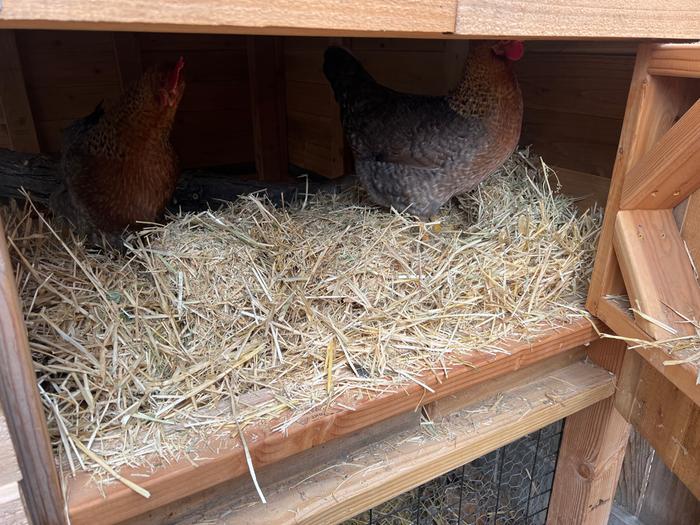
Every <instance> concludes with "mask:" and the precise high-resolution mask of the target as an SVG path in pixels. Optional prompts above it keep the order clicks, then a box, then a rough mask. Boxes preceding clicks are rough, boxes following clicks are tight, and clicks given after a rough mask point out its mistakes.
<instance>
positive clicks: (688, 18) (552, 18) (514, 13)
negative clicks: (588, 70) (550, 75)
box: [455, 0, 700, 38]
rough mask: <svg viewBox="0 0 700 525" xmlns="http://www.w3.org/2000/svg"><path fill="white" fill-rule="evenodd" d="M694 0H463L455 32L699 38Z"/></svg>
mask: <svg viewBox="0 0 700 525" xmlns="http://www.w3.org/2000/svg"><path fill="white" fill-rule="evenodd" d="M698 27H700V12H698V10H697V3H696V2H695V0H671V1H664V0H608V1H607V2H605V4H604V5H602V4H601V3H600V2H598V1H596V0H578V1H577V2H575V3H571V2H564V1H561V0H542V1H538V2H531V1H529V0H459V7H458V11H457V28H456V31H455V32H456V33H457V34H462V35H490V36H500V35H511V36H520V37H550V38H554V37H558V38H620V37H626V38H697V37H698Z"/></svg>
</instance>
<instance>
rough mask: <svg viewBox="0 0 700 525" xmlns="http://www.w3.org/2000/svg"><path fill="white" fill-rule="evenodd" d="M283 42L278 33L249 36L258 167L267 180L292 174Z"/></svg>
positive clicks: (284, 177) (281, 179)
mask: <svg viewBox="0 0 700 525" xmlns="http://www.w3.org/2000/svg"><path fill="white" fill-rule="evenodd" d="M282 46H283V43H282V39H281V38H279V37H265V36H250V37H248V75H249V80H250V100H251V108H252V117H253V136H254V141H255V167H256V169H257V173H258V178H259V179H260V180H264V181H285V180H287V179H288V178H289V173H288V171H289V169H288V167H289V156H288V151H287V109H286V105H287V103H286V94H285V83H284V54H283V47H282Z"/></svg>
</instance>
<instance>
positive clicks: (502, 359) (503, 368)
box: [68, 319, 597, 525]
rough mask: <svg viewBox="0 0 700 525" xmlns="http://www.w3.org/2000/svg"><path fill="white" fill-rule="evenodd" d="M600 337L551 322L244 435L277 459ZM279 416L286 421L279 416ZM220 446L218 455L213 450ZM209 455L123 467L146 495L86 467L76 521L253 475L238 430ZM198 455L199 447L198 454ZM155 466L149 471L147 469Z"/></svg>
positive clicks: (75, 503)
mask: <svg viewBox="0 0 700 525" xmlns="http://www.w3.org/2000/svg"><path fill="white" fill-rule="evenodd" d="M595 339H597V335H596V332H595V330H594V328H593V326H592V325H591V323H590V321H588V320H585V319H584V320H580V321H578V322H575V323H572V324H571V325H569V326H568V327H564V328H561V329H557V330H551V331H549V332H547V333H546V334H543V335H542V336H540V337H537V338H535V339H533V340H532V341H531V342H519V343H518V342H514V343H512V344H510V345H506V349H507V350H508V352H509V353H508V354H501V353H499V354H496V355H488V354H476V355H474V356H469V357H468V359H469V364H468V365H457V366H453V367H452V368H451V369H450V370H449V373H448V374H447V375H444V374H443V373H433V372H430V373H427V374H425V375H424V376H422V377H420V378H419V380H420V381H421V382H422V383H424V384H425V385H427V386H428V387H429V388H431V389H432V392H430V391H427V390H425V389H424V388H423V387H422V386H420V385H418V384H415V383H411V384H409V385H405V386H403V387H402V388H400V389H397V390H395V391H393V392H388V393H385V394H383V395H381V396H378V397H374V398H369V399H367V398H365V399H363V400H360V401H358V400H354V399H343V400H341V402H342V403H343V404H344V405H345V406H350V407H351V408H352V410H347V409H341V408H333V407H331V408H330V409H328V410H325V409H320V410H318V411H316V412H314V413H311V414H309V416H308V417H307V418H305V419H304V420H302V421H300V422H298V423H295V424H294V425H292V426H291V427H290V428H289V429H288V431H287V433H286V434H282V433H280V432H275V431H273V430H272V428H273V427H274V426H275V424H276V422H274V421H273V422H269V423H265V424H261V425H258V426H256V427H255V428H250V429H246V430H245V431H244V432H245V437H246V442H247V444H248V447H249V449H250V453H251V455H252V458H253V463H254V465H255V468H256V469H258V468H262V467H264V466H267V465H272V464H275V463H278V462H280V461H281V460H283V459H285V458H287V457H290V456H292V455H294V454H298V453H300V452H303V451H305V450H307V449H310V448H312V447H317V446H320V445H323V444H324V443H327V442H330V441H332V440H334V439H337V438H340V437H343V436H348V435H350V434H352V433H354V432H357V431H359V430H362V429H365V428H368V427H370V426H371V425H374V424H376V423H379V422H381V421H384V420H386V419H389V418H391V417H393V416H396V415H399V414H402V413H405V412H410V411H413V410H416V409H417V408H418V407H421V406H424V405H426V404H428V403H431V402H433V401H436V400H438V399H442V398H445V397H447V396H450V395H453V394H456V393H458V392H460V391H462V390H464V389H467V388H470V387H473V386H475V385H479V384H484V383H486V382H488V381H492V380H494V379H496V378H499V377H502V376H504V375H507V374H510V373H512V372H514V371H517V370H520V369H521V368H525V367H528V366H531V365H534V364H536V363H539V362H540V361H542V360H544V359H547V358H551V357H552V356H555V355H558V354H560V353H563V352H566V351H567V350H570V349H571V348H575V347H577V346H580V345H582V344H588V343H589V342H591V341H593V340H595ZM277 423H279V421H277ZM212 449H216V450H219V451H220V452H219V453H218V454H217V455H215V456H213V457H212V454H211V450H212ZM201 456H202V457H207V456H208V458H207V459H203V460H201V461H198V462H197V463H196V464H194V463H193V462H192V461H189V460H185V459H183V460H181V461H177V462H174V463H170V464H168V465H165V466H163V467H162V468H159V469H157V470H156V471H155V472H150V471H146V470H144V471H140V470H139V469H122V470H121V471H120V473H121V474H122V475H124V476H126V477H127V478H130V477H132V476H134V477H133V479H134V480H135V481H137V482H138V483H139V485H141V486H142V487H143V488H145V489H146V490H148V491H149V492H150V493H151V497H150V498H149V499H145V498H143V497H141V496H139V495H138V494H136V493H135V492H133V491H131V490H130V489H128V488H126V487H125V486H123V485H121V484H113V485H110V486H108V487H106V489H105V497H103V496H102V494H101V491H100V489H99V488H98V487H96V486H95V485H94V484H91V483H88V481H89V476H87V475H79V476H78V477H77V478H76V479H74V480H71V483H70V486H69V487H68V507H69V513H70V518H71V523H72V524H73V525H81V524H86V525H87V524H90V525H91V524H93V523H96V522H98V521H99V522H100V523H103V524H108V523H118V522H120V521H124V520H127V519H129V518H132V517H135V516H138V515H140V514H143V513H146V512H148V511H150V510H153V509H156V508H158V507H161V506H164V505H167V504H169V503H172V502H174V501H177V500H178V499H181V498H184V497H186V496H189V495H191V494H194V493H196V492H199V491H203V490H206V489H208V488H210V487H213V486H215V485H218V484H220V483H223V482H226V481H229V480H231V479H235V478H237V477H240V476H247V475H248V467H247V465H246V461H245V456H244V451H243V448H242V447H241V446H240V442H239V439H238V438H235V439H229V440H221V441H217V442H214V443H210V444H209V445H208V446H207V447H206V450H205V451H203V453H202V454H201ZM193 457H196V454H195V455H193ZM146 472H148V475H149V477H148V478H144V477H142V475H143V474H144V473H146Z"/></svg>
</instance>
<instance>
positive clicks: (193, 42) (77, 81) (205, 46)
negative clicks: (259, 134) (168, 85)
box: [0, 31, 254, 167]
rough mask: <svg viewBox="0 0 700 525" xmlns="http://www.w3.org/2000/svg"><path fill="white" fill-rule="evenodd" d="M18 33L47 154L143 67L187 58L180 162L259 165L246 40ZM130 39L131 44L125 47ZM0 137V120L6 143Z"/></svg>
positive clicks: (176, 135)
mask: <svg viewBox="0 0 700 525" xmlns="http://www.w3.org/2000/svg"><path fill="white" fill-rule="evenodd" d="M16 36H17V46H18V50H19V54H20V58H21V61H22V67H23V70H24V73H25V81H26V87H27V93H28V96H29V101H30V105H31V108H32V113H33V116H34V121H35V124H36V128H37V134H38V135H39V141H40V144H41V148H42V150H43V151H45V152H51V153H54V152H58V151H59V150H60V147H61V130H62V129H63V128H64V127H66V125H68V124H69V123H70V122H71V121H72V120H74V119H76V118H80V117H83V116H85V115H87V114H89V113H90V112H91V111H92V110H93V109H94V108H95V106H96V105H97V103H99V102H100V100H105V101H110V100H113V99H115V98H116V97H118V96H119V93H120V92H121V90H122V88H123V84H125V83H128V81H129V80H131V78H132V77H134V76H137V75H138V73H139V71H140V70H141V69H142V68H146V67H148V66H149V65H151V64H154V63H160V62H172V61H174V60H176V59H177V58H178V57H179V56H180V55H182V56H184V58H185V62H186V66H185V74H186V80H187V89H186V92H185V96H184V97H183V100H182V103H181V106H180V110H179V111H178V114H177V119H176V123H175V126H174V128H173V143H174V145H175V148H176V150H177V152H178V154H179V156H180V158H181V162H182V164H183V165H184V166H185V167H197V166H211V165H216V164H237V163H250V162H252V161H253V159H254V153H253V143H252V124H251V117H250V97H249V91H248V72H247V71H248V70H247V58H246V50H245V39H244V37H240V36H228V35H176V34H158V33H134V34H128V33H126V34H124V33H110V32H77V31H17V32H16ZM129 37H130V38H131V39H132V41H133V42H132V44H133V45H131V46H128V45H127V46H125V45H120V44H123V42H124V39H125V38H129ZM120 66H121V67H120ZM2 140H3V133H2V124H1V120H0V145H2Z"/></svg>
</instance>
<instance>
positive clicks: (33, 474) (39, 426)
mask: <svg viewBox="0 0 700 525" xmlns="http://www.w3.org/2000/svg"><path fill="white" fill-rule="evenodd" d="M0 403H1V404H2V409H3V412H4V413H5V417H6V418H7V425H8V428H9V430H10V435H11V436H12V442H13V444H14V448H15V452H16V454H17V460H18V462H19V466H20V468H21V470H22V489H23V493H24V496H25V498H26V500H27V502H28V505H27V510H28V511H29V513H30V514H31V519H32V521H33V522H34V523H41V524H64V523H66V520H65V515H64V506H63V496H62V493H61V489H60V485H59V481H58V474H57V472H56V467H55V465H54V457H53V452H52V451H51V443H50V441H49V434H48V431H47V429H46V420H45V419H44V410H43V407H42V405H41V400H40V399H39V392H38V390H37V388H36V377H35V375H34V364H33V363H32V357H31V354H30V351H29V340H28V339H27V329H26V327H25V326H24V319H23V317H22V309H21V307H20V303H19V297H18V296H17V290H16V288H15V280H14V273H13V271H12V265H11V263H10V256H9V253H8V251H7V244H6V241H5V231H4V229H3V225H2V222H1V221H0Z"/></svg>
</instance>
